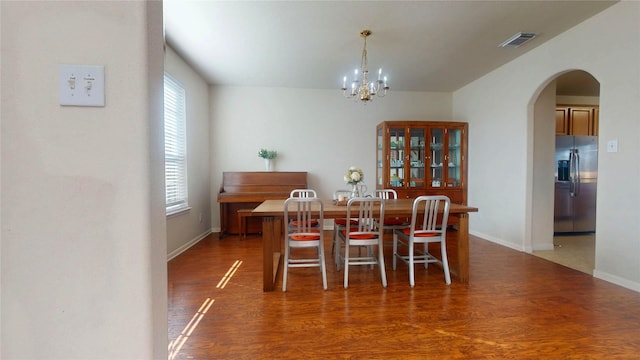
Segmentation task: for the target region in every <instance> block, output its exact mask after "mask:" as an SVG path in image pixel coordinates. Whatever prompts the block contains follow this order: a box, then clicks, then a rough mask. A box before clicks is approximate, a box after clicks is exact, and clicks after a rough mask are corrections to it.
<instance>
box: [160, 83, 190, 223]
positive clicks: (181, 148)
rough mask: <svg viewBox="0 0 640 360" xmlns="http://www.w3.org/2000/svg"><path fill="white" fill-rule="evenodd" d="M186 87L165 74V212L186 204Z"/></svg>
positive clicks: (170, 211) (180, 208) (183, 207)
mask: <svg viewBox="0 0 640 360" xmlns="http://www.w3.org/2000/svg"><path fill="white" fill-rule="evenodd" d="M185 102H186V100H185V90H184V88H183V87H182V85H181V84H180V83H178V82H177V81H176V80H174V79H173V78H171V76H169V75H168V74H166V73H165V76H164V164H165V165H164V169H165V184H166V207H167V214H171V213H175V212H177V211H180V210H182V209H185V208H187V207H188V201H187V200H188V198H187V136H186V115H185V107H186V106H185Z"/></svg>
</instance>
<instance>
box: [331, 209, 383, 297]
mask: <svg viewBox="0 0 640 360" xmlns="http://www.w3.org/2000/svg"><path fill="white" fill-rule="evenodd" d="M347 219H357V222H358V223H357V224H356V225H351V226H346V227H345V229H344V230H342V231H340V232H339V233H338V236H339V239H338V241H337V245H336V246H337V247H336V257H337V261H336V265H337V266H338V270H340V264H341V263H343V264H344V287H345V289H346V288H347V287H349V266H350V265H371V266H372V267H373V265H378V267H379V268H380V279H381V281H382V287H387V274H386V272H385V267H384V254H383V246H382V235H383V230H382V227H381V226H379V224H380V221H381V220H382V219H384V200H383V199H381V198H372V197H367V198H362V197H356V198H352V199H349V201H348V202H347ZM343 244H344V252H342V251H341V250H340V247H341V245H343ZM376 246H377V255H375V254H374V248H375V247H376ZM361 247H365V248H366V249H367V252H366V255H364V256H363V255H360V253H359V252H358V254H357V255H354V254H351V251H350V250H351V249H352V248H358V250H360V248H361Z"/></svg>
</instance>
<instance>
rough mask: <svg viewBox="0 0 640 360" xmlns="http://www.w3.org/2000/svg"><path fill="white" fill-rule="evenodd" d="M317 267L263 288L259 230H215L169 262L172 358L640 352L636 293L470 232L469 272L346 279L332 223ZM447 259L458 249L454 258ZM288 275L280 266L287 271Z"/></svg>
mask: <svg viewBox="0 0 640 360" xmlns="http://www.w3.org/2000/svg"><path fill="white" fill-rule="evenodd" d="M325 239H326V240H328V241H326V248H327V252H326V253H327V271H328V274H327V276H328V284H329V289H328V290H327V291H323V290H322V280H321V278H320V272H319V270H318V269H317V268H297V269H291V270H290V271H289V281H288V284H287V292H286V293H283V292H282V291H280V289H281V284H278V290H277V291H274V292H272V293H263V292H262V283H261V281H262V274H261V269H262V245H261V240H260V237H259V236H257V235H249V236H248V237H247V239H246V240H240V239H239V238H238V237H236V236H229V237H226V238H224V239H223V240H218V236H217V234H213V235H211V236H209V237H207V238H206V239H204V240H202V241H200V242H199V243H198V244H196V245H195V246H193V247H192V248H191V249H189V250H187V251H186V252H185V253H183V254H181V255H180V256H178V257H177V258H175V259H173V260H171V261H170V262H169V264H168V273H169V284H168V286H169V340H170V342H171V343H170V357H169V358H170V359H276V358H280V359H303V358H306V359H316V358H326V359H395V358H402V359H427V358H433V359H638V358H639V357H640V294H639V293H636V292H633V291H631V290H628V289H625V288H622V287H619V286H616V285H613V284H610V283H607V282H605V281H601V280H598V279H595V278H593V277H591V276H590V275H587V274H584V273H582V272H579V271H576V270H573V269H570V268H567V267H564V266H562V265H558V264H555V263H552V262H550V261H547V260H545V259H542V258H538V257H536V256H532V255H529V254H526V253H520V252H517V251H514V250H511V249H508V248H505V247H502V246H499V245H496V244H493V243H490V242H488V241H484V240H482V239H479V238H475V237H473V236H471V239H470V252H471V263H470V270H471V271H470V272H471V280H470V282H469V284H461V283H459V282H457V281H456V280H455V279H454V281H453V283H452V284H451V286H446V285H445V283H444V276H443V274H442V270H441V269H439V268H437V267H435V266H430V267H429V269H428V270H424V269H423V268H419V267H418V268H417V269H416V286H415V288H413V289H411V287H410V286H409V281H408V270H407V267H406V266H405V265H404V264H402V263H399V264H398V269H397V270H396V271H393V270H392V269H391V261H390V258H391V254H390V250H391V249H390V248H386V249H385V253H386V254H387V257H386V259H387V266H386V269H387V278H388V282H389V285H388V287H387V288H386V289H383V288H382V286H381V285H380V278H379V271H377V268H374V269H370V268H369V267H368V266H359V267H353V268H351V269H350V273H349V277H350V279H349V280H350V281H349V288H348V289H347V290H345V289H344V288H343V287H342V276H343V272H342V271H341V272H337V271H336V268H335V265H334V262H333V258H332V257H331V255H330V254H331V248H330V247H331V241H330V239H331V233H330V232H327V236H326V238H325ZM449 257H450V258H451V255H450V256H449ZM280 278H281V276H280Z"/></svg>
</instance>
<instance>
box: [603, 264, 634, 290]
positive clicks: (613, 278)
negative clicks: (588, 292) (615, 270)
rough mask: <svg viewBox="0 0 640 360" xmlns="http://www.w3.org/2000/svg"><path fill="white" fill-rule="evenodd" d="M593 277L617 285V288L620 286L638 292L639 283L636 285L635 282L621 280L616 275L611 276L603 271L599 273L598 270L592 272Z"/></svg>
mask: <svg viewBox="0 0 640 360" xmlns="http://www.w3.org/2000/svg"><path fill="white" fill-rule="evenodd" d="M593 277H595V278H597V279H600V280H604V281H607V282H610V283H612V284H615V285H618V286H622V287H624V288H627V289H629V290H633V291H636V292H640V283H637V282H635V281H629V280H627V279H623V278H621V277H619V276H616V275H612V274H609V273H606V272H604V271H600V270H595V269H594V270H593Z"/></svg>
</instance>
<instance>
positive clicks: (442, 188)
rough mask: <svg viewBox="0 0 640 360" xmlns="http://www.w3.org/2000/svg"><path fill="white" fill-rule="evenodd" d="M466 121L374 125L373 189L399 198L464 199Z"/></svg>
mask: <svg viewBox="0 0 640 360" xmlns="http://www.w3.org/2000/svg"><path fill="white" fill-rule="evenodd" d="M467 129H468V125H467V123H463V122H445V121H439V122H435V121H385V122H383V123H380V124H379V125H378V126H377V128H376V134H377V140H376V147H377V150H376V153H377V154H376V188H377V189H395V190H396V191H397V192H398V196H399V197H401V198H415V197H417V196H420V195H437V194H438V195H439V194H442V195H447V196H448V197H449V198H450V199H451V201H452V202H454V203H460V204H466V202H467V163H466V159H467Z"/></svg>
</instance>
